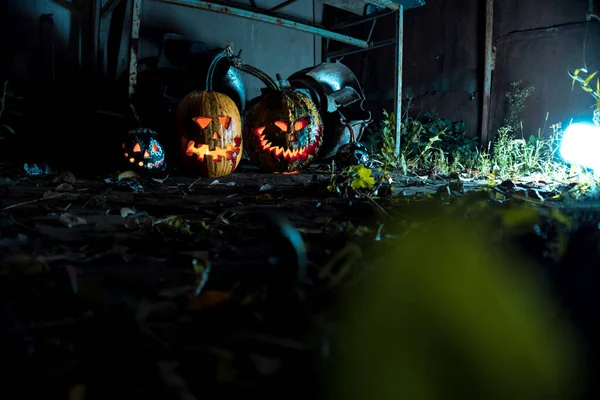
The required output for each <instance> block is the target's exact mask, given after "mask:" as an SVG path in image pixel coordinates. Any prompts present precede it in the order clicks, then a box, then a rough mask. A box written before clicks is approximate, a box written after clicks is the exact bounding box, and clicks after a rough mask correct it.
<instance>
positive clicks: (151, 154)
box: [122, 128, 167, 172]
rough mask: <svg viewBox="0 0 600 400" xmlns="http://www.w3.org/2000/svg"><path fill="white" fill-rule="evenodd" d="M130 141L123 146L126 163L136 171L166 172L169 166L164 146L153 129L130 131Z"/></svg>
mask: <svg viewBox="0 0 600 400" xmlns="http://www.w3.org/2000/svg"><path fill="white" fill-rule="evenodd" d="M128 135H129V138H128V141H127V142H125V143H123V144H122V148H123V155H124V157H125V162H126V163H127V164H129V166H130V168H131V169H134V170H142V171H147V170H153V171H156V172H164V171H165V170H166V167H167V164H166V162H165V152H164V150H163V147H162V145H161V144H160V143H159V142H158V140H156V132H154V131H153V130H152V129H146V128H139V129H134V130H132V131H129V133H128Z"/></svg>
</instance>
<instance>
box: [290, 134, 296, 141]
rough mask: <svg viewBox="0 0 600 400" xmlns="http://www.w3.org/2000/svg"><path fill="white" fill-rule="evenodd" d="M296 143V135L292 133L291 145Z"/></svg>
mask: <svg viewBox="0 0 600 400" xmlns="http://www.w3.org/2000/svg"><path fill="white" fill-rule="evenodd" d="M295 141H296V134H295V133H292V134H291V135H290V143H292V142H295Z"/></svg>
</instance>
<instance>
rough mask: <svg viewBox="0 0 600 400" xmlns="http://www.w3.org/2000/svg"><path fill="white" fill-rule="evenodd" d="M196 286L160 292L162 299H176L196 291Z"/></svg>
mask: <svg viewBox="0 0 600 400" xmlns="http://www.w3.org/2000/svg"><path fill="white" fill-rule="evenodd" d="M194 289H195V288H194V286H179V287H174V288H170V289H163V290H161V291H160V292H158V295H159V296H160V297H166V298H168V299H174V298H176V297H181V296H186V295H188V294H190V293H192V292H193V291H194Z"/></svg>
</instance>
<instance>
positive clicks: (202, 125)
mask: <svg viewBox="0 0 600 400" xmlns="http://www.w3.org/2000/svg"><path fill="white" fill-rule="evenodd" d="M194 121H196V123H197V124H198V125H200V128H202V129H204V128H206V127H207V126H208V124H210V123H211V122H212V118H207V117H197V118H194Z"/></svg>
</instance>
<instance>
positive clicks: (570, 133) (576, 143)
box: [560, 123, 600, 173]
mask: <svg viewBox="0 0 600 400" xmlns="http://www.w3.org/2000/svg"><path fill="white" fill-rule="evenodd" d="M560 156H561V157H562V158H563V159H564V160H565V161H567V162H569V163H571V164H576V165H579V166H582V167H585V168H591V169H593V170H594V172H597V173H600V127H597V126H596V125H593V124H585V123H575V124H571V125H569V127H568V128H567V129H565V132H564V134H563V138H562V141H561V143H560Z"/></svg>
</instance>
